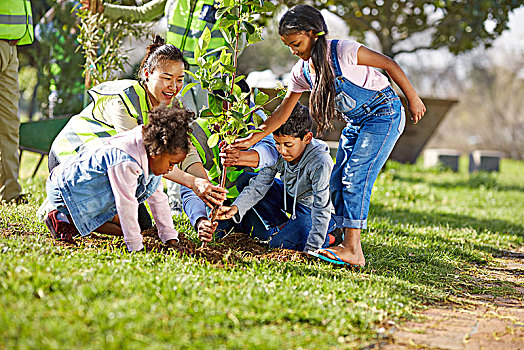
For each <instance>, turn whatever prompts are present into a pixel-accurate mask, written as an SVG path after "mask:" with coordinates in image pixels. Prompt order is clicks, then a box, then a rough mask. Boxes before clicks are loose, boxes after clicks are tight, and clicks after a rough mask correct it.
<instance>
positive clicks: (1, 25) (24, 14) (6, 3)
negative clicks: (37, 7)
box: [0, 0, 34, 45]
mask: <svg viewBox="0 0 524 350" xmlns="http://www.w3.org/2000/svg"><path fill="white" fill-rule="evenodd" d="M0 39H6V40H19V41H18V45H27V44H31V43H32V42H33V39H34V29H33V16H32V13H31V2H30V1H29V0H1V1H0Z"/></svg>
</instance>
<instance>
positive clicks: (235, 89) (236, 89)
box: [233, 84, 242, 98]
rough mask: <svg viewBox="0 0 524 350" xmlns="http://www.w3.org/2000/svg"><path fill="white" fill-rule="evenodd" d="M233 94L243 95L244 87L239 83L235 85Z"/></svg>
mask: <svg viewBox="0 0 524 350" xmlns="http://www.w3.org/2000/svg"><path fill="white" fill-rule="evenodd" d="M233 95H234V96H235V97H237V98H240V95H242V89H241V88H240V86H238V85H237V84H235V85H233Z"/></svg>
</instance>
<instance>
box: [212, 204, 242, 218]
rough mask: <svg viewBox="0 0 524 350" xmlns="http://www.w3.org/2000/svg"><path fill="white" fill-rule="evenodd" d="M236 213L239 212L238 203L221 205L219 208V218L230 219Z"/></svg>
mask: <svg viewBox="0 0 524 350" xmlns="http://www.w3.org/2000/svg"><path fill="white" fill-rule="evenodd" d="M236 213H238V207H237V206H236V205H232V206H231V207H226V206H224V207H220V208H219V209H218V214H217V220H229V219H231V218H232V217H233V216H235V214H236Z"/></svg>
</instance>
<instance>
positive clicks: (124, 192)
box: [45, 105, 194, 251]
mask: <svg viewBox="0 0 524 350" xmlns="http://www.w3.org/2000/svg"><path fill="white" fill-rule="evenodd" d="M193 118H194V113H193V112H191V111H189V110H185V109H182V108H180V107H174V106H173V107H166V106H165V105H160V106H159V107H157V108H155V109H154V110H152V111H151V114H150V117H149V124H148V125H144V126H142V125H140V126H137V127H136V128H134V129H132V130H129V131H126V132H123V133H121V134H118V135H115V136H113V137H111V138H108V139H107V142H106V143H105V144H104V145H103V146H101V147H99V148H95V149H86V150H85V151H82V152H80V153H78V154H76V155H74V156H72V157H71V158H70V159H69V160H68V161H67V162H65V163H63V164H60V165H58V166H57V167H56V168H54V169H53V171H52V172H51V174H50V175H49V178H48V179H47V183H46V188H47V196H48V198H49V200H50V202H51V204H52V205H53V207H54V210H53V211H51V212H50V213H49V215H48V216H47V217H46V219H45V223H46V225H47V227H48V229H49V231H50V232H51V235H52V236H53V237H54V238H55V239H61V240H64V241H67V242H71V243H74V236H75V235H77V234H80V235H81V236H86V235H88V234H89V233H90V232H91V231H97V228H98V227H99V226H101V225H103V224H104V223H106V222H107V221H113V224H114V225H117V226H119V227H121V229H122V232H123V235H124V242H125V243H126V245H127V248H128V250H129V251H138V250H142V249H143V248H144V246H143V244H142V235H141V234H140V226H139V224H138V214H137V213H138V205H139V203H142V202H143V201H145V200H147V202H148V204H149V206H150V208H151V211H152V213H153V217H154V219H155V221H156V225H157V227H158V233H159V237H160V239H161V240H162V242H163V243H165V244H166V245H167V246H169V247H172V248H175V249H178V250H181V251H184V250H183V249H182V248H180V246H179V245H178V232H176V231H175V229H174V227H173V219H172V217H171V209H170V208H169V204H168V198H167V195H166V194H165V193H164V192H163V190H162V186H160V185H161V180H162V175H164V174H167V173H169V172H170V171H171V170H172V169H173V167H174V166H175V164H177V163H180V162H181V161H182V160H183V159H184V158H185V157H186V154H187V152H188V149H189V132H190V130H191V129H190V127H189V124H190V122H191V121H192V120H193ZM117 214H118V219H115V216H116V215H117Z"/></svg>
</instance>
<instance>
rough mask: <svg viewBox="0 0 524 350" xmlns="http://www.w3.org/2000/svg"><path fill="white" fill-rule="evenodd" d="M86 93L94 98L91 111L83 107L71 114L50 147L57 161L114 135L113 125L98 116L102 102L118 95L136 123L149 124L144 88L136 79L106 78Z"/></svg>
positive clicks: (96, 144)
mask: <svg viewBox="0 0 524 350" xmlns="http://www.w3.org/2000/svg"><path fill="white" fill-rule="evenodd" d="M88 94H89V96H90V97H91V98H92V100H93V104H92V105H90V106H93V111H92V114H91V115H89V113H87V111H86V110H84V111H82V113H80V114H79V115H76V116H74V117H72V118H71V119H70V120H69V121H68V122H67V124H66V125H65V126H64V128H63V129H62V130H61V131H60V133H59V134H58V136H57V137H56V138H55V140H54V141H53V145H52V146H51V150H52V151H53V152H54V154H55V155H56V157H57V158H58V160H59V161H60V163H63V162H64V161H65V160H66V159H67V158H68V157H70V156H72V155H74V154H76V153H78V152H80V151H81V150H82V149H83V148H84V147H86V145H87V144H89V147H97V146H99V145H101V144H102V143H103V139H104V138H106V137H110V136H113V135H116V130H115V128H114V126H113V125H108V124H106V123H105V122H104V121H103V120H104V119H103V118H102V116H101V114H102V113H103V111H104V107H105V105H106V104H107V102H109V101H110V100H112V99H115V98H120V99H121V100H122V101H123V103H124V105H125V106H126V108H127V111H128V112H129V115H130V116H131V117H133V118H136V120H137V123H138V124H139V125H141V124H147V123H149V117H148V111H149V106H148V103H147V98H146V91H145V89H144V88H143V87H142V86H141V85H140V83H139V82H138V81H136V80H115V81H107V82H105V83H102V84H100V85H97V86H95V87H93V88H92V89H90V90H89V91H88ZM88 108H90V107H88Z"/></svg>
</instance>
